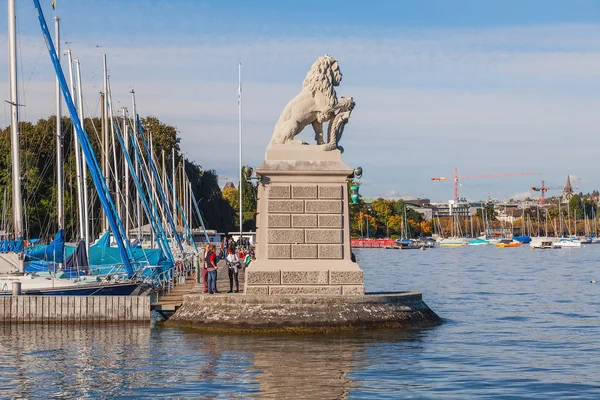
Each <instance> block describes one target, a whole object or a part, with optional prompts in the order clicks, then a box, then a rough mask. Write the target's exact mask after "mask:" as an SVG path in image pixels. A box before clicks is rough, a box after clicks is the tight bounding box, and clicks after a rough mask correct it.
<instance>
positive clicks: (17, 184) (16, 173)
mask: <svg viewBox="0 0 600 400" xmlns="http://www.w3.org/2000/svg"><path fill="white" fill-rule="evenodd" d="M8 60H9V62H8V64H9V79H10V100H9V102H10V137H11V150H12V153H11V163H12V189H13V227H14V238H15V239H20V238H22V237H23V199H22V196H21V154H20V147H19V136H20V135H19V108H18V101H19V99H18V93H17V15H16V11H15V1H14V0H9V1H8Z"/></svg>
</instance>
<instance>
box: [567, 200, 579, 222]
mask: <svg viewBox="0 0 600 400" xmlns="http://www.w3.org/2000/svg"><path fill="white" fill-rule="evenodd" d="M567 213H568V214H570V216H571V218H573V219H575V220H578V219H583V203H582V201H581V196H579V195H578V194H574V195H573V196H571V199H570V200H569V208H568V210H567Z"/></svg>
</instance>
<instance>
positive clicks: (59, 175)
mask: <svg viewBox="0 0 600 400" xmlns="http://www.w3.org/2000/svg"><path fill="white" fill-rule="evenodd" d="M54 43H55V46H54V47H56V54H60V18H59V17H54ZM60 117H61V101H60V83H59V81H58V78H56V192H57V193H56V196H57V204H56V208H57V216H58V229H64V227H65V217H64V215H63V212H64V205H63V197H64V194H63V192H64V189H63V160H62V159H63V155H62V150H63V149H62V126H61V120H60Z"/></svg>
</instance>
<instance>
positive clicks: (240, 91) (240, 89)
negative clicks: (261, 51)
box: [238, 61, 243, 243]
mask: <svg viewBox="0 0 600 400" xmlns="http://www.w3.org/2000/svg"><path fill="white" fill-rule="evenodd" d="M238 139H239V145H240V148H239V158H240V160H239V161H240V165H239V170H240V186H239V192H240V193H239V195H240V243H242V233H243V228H242V223H243V215H242V212H243V207H242V192H243V190H242V63H241V62H239V61H238Z"/></svg>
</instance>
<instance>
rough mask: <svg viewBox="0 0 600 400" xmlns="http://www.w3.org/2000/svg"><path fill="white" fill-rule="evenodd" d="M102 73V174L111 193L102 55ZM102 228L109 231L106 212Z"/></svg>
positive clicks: (105, 81)
mask: <svg viewBox="0 0 600 400" xmlns="http://www.w3.org/2000/svg"><path fill="white" fill-rule="evenodd" d="M102 72H103V76H104V80H103V81H104V90H103V93H104V103H103V104H102V110H103V118H104V119H103V121H102V122H103V127H104V130H103V132H102V143H103V144H104V148H103V149H102V157H103V159H102V161H103V162H102V174H103V175H104V179H105V180H106V187H107V188H108V190H109V192H110V174H109V173H108V171H109V169H108V147H109V144H108V71H107V69H106V54H102ZM102 228H103V230H104V231H107V230H108V216H107V215H106V212H104V218H103V220H102Z"/></svg>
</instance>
